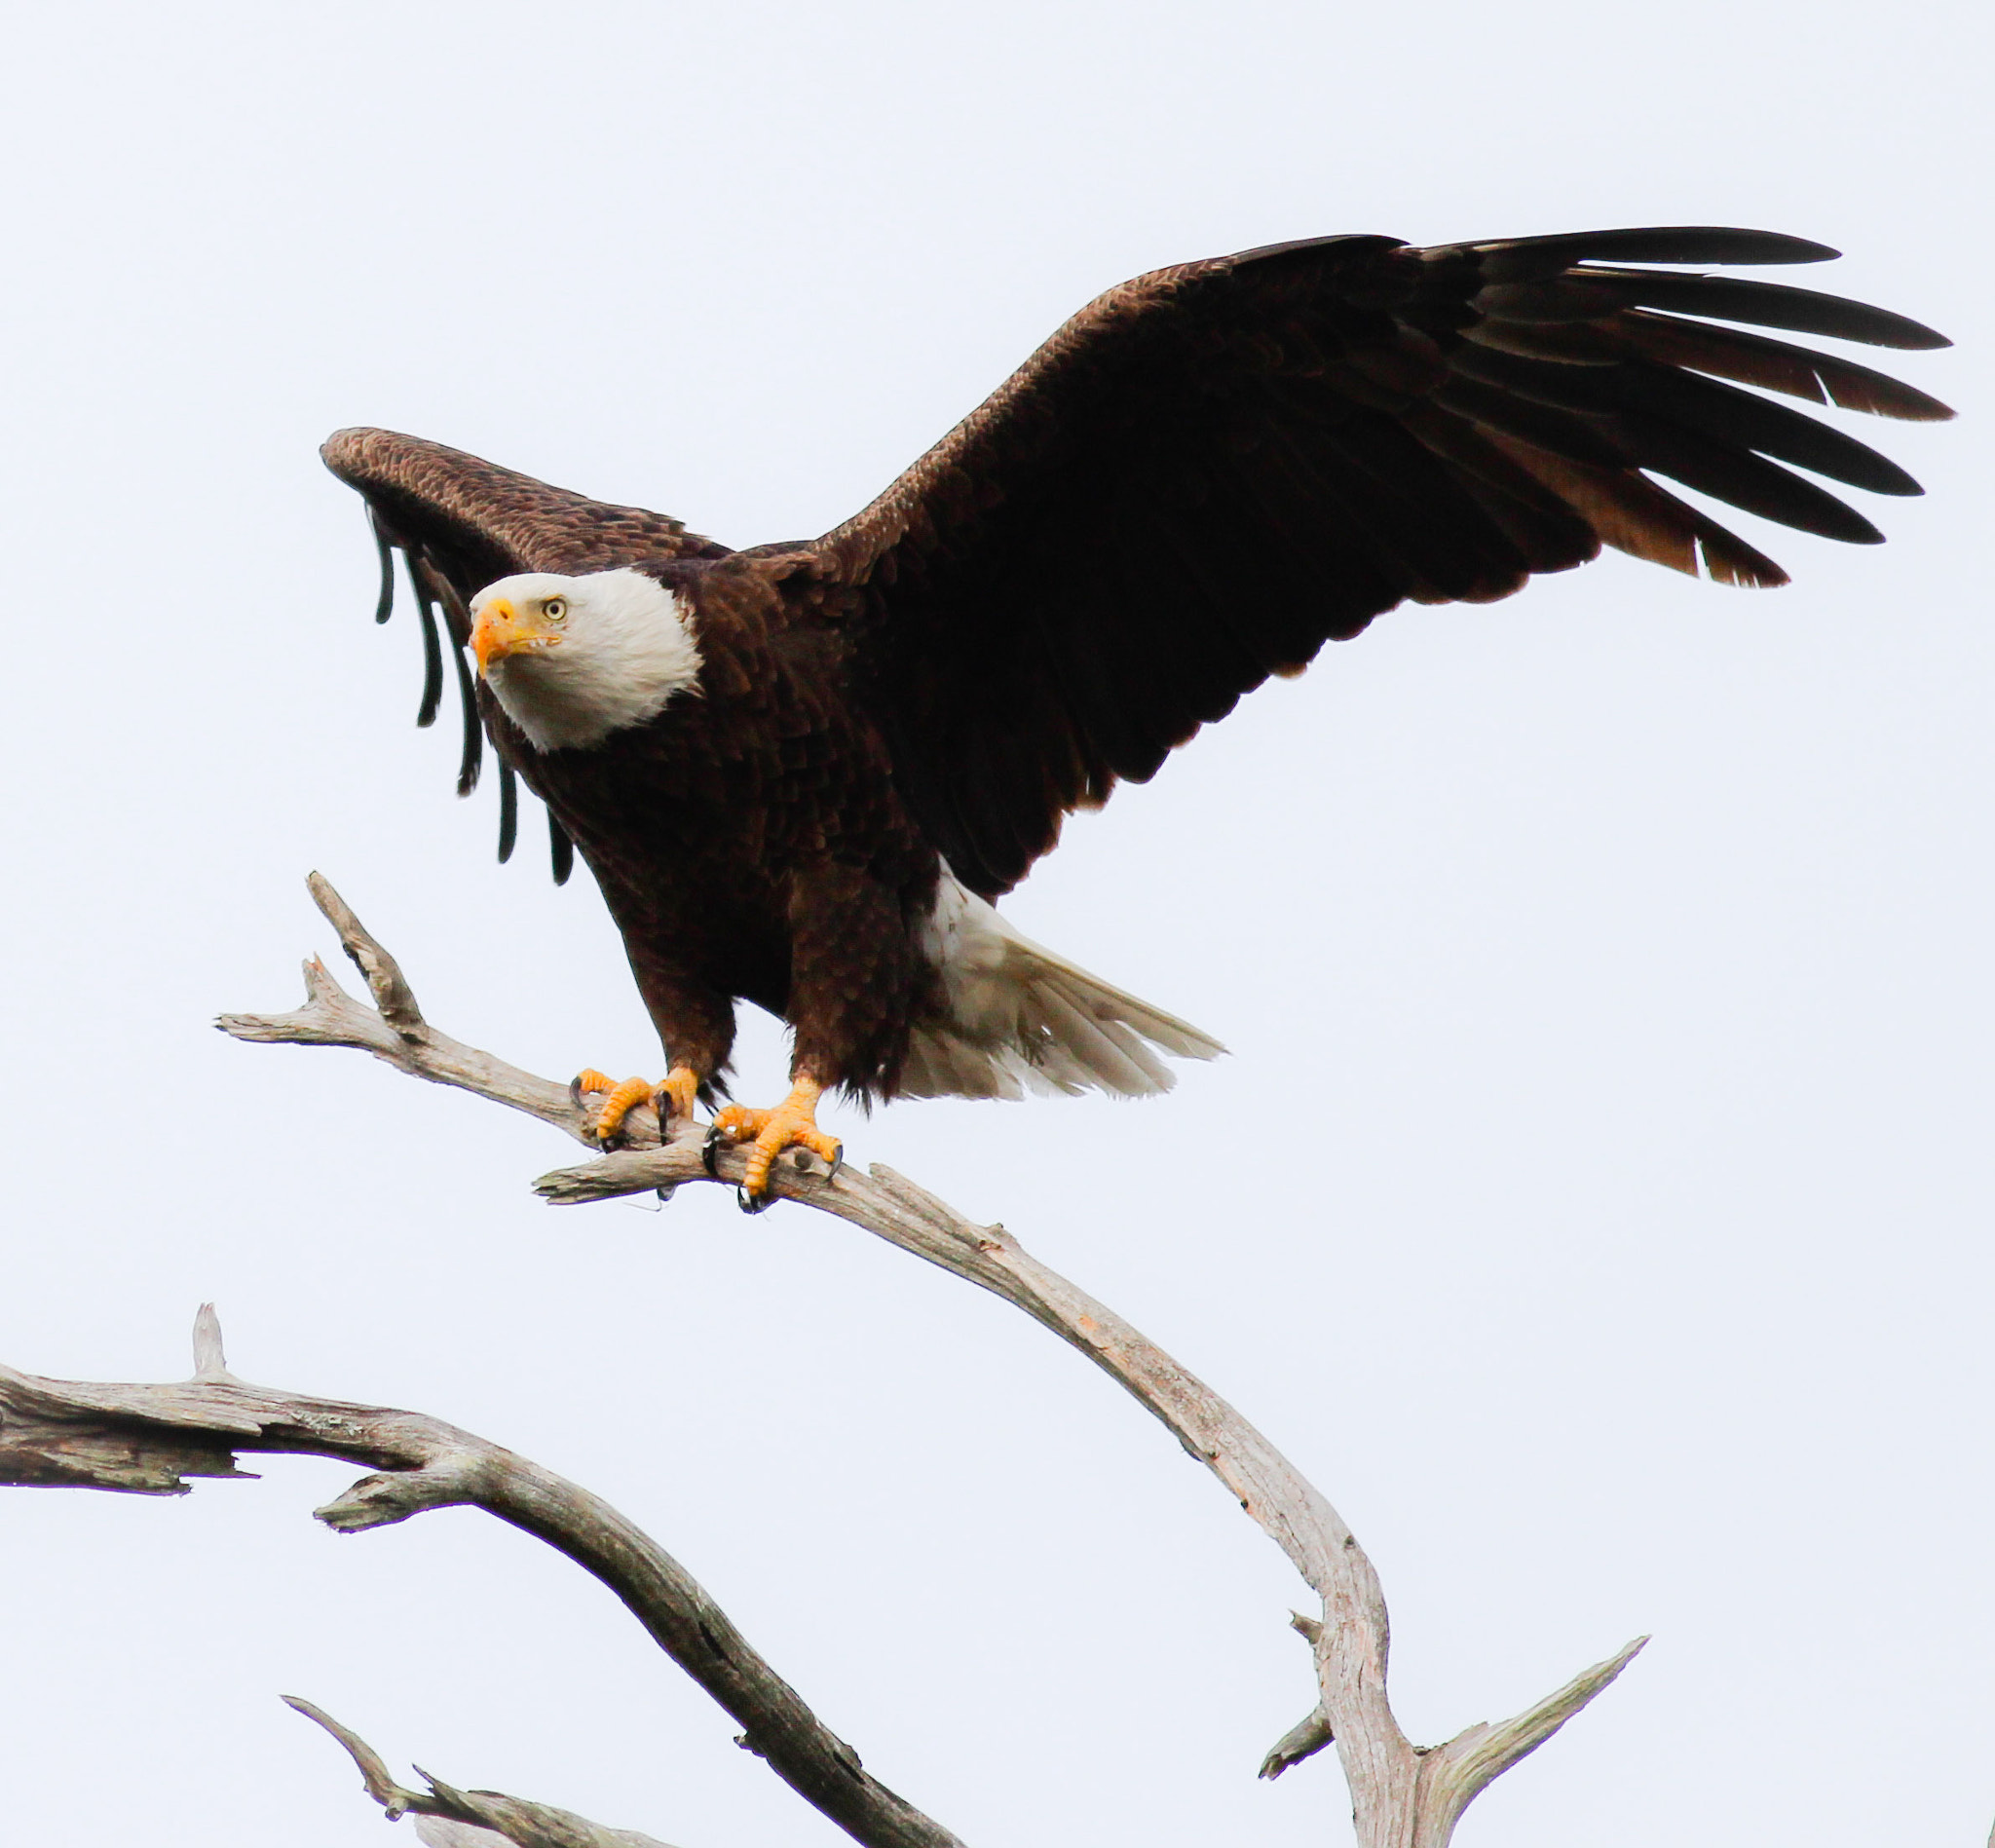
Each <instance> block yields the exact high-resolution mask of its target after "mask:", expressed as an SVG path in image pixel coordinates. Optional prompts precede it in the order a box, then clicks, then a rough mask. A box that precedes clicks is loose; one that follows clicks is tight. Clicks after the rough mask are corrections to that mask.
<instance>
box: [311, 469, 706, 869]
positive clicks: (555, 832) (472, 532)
mask: <svg viewBox="0 0 1995 1848" xmlns="http://www.w3.org/2000/svg"><path fill="white" fill-rule="evenodd" d="M319 453H320V456H321V457H323V458H324V461H325V466H326V467H327V468H328V469H330V470H331V471H333V473H334V474H336V475H338V476H339V478H340V479H341V480H342V481H344V482H346V483H348V485H349V486H352V487H355V488H358V490H359V492H360V494H361V495H362V496H363V497H364V498H365V500H366V503H367V512H368V517H369V518H370V519H371V520H372V521H373V525H374V539H375V543H376V545H377V546H378V547H379V548H380V552H381V597H380V601H379V602H378V603H377V604H376V606H375V610H374V620H375V621H376V622H387V621H388V619H389V617H390V616H392V615H393V614H394V611H395V553H396V552H397V551H399V552H400V553H401V554H402V562H403V564H404V565H405V566H406V568H407V571H408V581H409V589H410V591H411V592H412V594H413V596H414V599H415V604H416V613H417V616H418V618H419V619H420V621H421V622H422V629H423V698H422V704H421V705H420V706H419V707H418V709H417V712H416V723H417V724H418V725H432V724H433V723H434V722H435V718H436V710H437V707H438V706H439V705H440V704H441V703H442V698H443V637H442V634H441V633H440V632H439V629H438V626H437V621H436V617H437V612H438V610H439V608H440V610H441V611H442V614H443V619H444V622H445V623H446V624H447V626H448V630H449V636H450V656H451V661H452V664H453V665H454V666H455V668H456V670H457V691H458V698H459V700H460V702H461V704H462V706H463V709H464V754H463V756H462V758H461V759H460V760H459V764H458V773H457V793H458V794H459V795H460V796H468V795H470V794H471V791H472V790H473V789H475V788H476V787H477V782H478V772H479V768H480V766H481V764H482V762H483V759H484V744H485V735H486V731H487V729H488V728H489V727H490V726H491V724H492V718H491V714H490V712H489V710H487V709H486V708H485V706H484V705H483V704H482V703H481V698H480V694H479V691H478V688H477V684H476V682H475V680H474V679H473V677H472V674H471V663H470V660H469V653H470V645H471V620H470V616H469V614H468V606H469V604H470V602H471V598H472V597H473V596H475V595H476V594H477V593H478V591H479V590H481V589H482V588H483V587H484V586H485V585H488V584H491V583H492V582H493V581H494V580H496V579H499V578H505V577H509V576H511V575H512V573H514V572H516V571H566V572H585V571H605V570H608V569H610V568H611V567H613V566H617V565H627V564H632V563H635V562H638V561H640V560H648V559H658V558H720V557H725V556H726V555H727V549H728V548H727V547H725V546H720V545H716V544H715V543H714V541H712V540H710V539H702V538H701V537H700V536H699V535H698V534H697V533H689V532H688V531H687V530H686V528H685V527H684V526H683V525H682V524H681V523H680V522H679V521H678V520H675V519H668V518H667V517H666V516H665V515H664V514H662V513H650V512H647V511H645V509H642V508H637V507H611V506H608V505H606V504H604V503H603V502H601V501H591V500H588V499H586V498H584V497H583V496H582V495H580V494H570V493H569V492H568V491H567V490H566V489H565V488H551V487H549V486H547V484H546V482H545V481H536V480H535V479H534V478H533V477H532V476H531V475H525V474H519V473H517V472H515V471H513V470H511V469H502V468H500V467H498V466H497V465H496V464H495V463H490V462H485V461H482V460H481V459H480V458H478V457H477V456H471V455H466V454H465V453H464V452H463V451H462V450H460V449H448V448H445V447H444V445H443V444H441V443H434V442H427V441H425V440H424V439H423V438H422V437H420V436H403V435H400V434H397V433H395V431H392V430H342V431H339V432H337V433H336V434H334V435H332V436H331V437H330V438H328V439H327V441H326V442H325V444H324V445H323V446H322V447H321V448H320V452H319ZM495 741H496V738H495ZM498 755H499V857H500V859H502V860H507V859H510V858H511V856H512V849H513V843H514V841H515V839H516V838H517V834H518V826H519V787H518V779H517V778H516V777H515V776H514V774H513V771H512V766H511V765H510V764H509V763H508V762H507V760H506V757H505V754H504V752H503V751H502V752H500V753H499V754H498ZM547 833H548V840H549V844H550V849H551V852H552V856H553V865H554V879H555V882H556V883H557V884H559V883H561V882H563V881H565V880H566V879H567V878H568V875H569V872H570V870H571V869H572V868H573V866H574V863H575V849H574V847H573V844H572V843H571V842H570V841H569V839H568V836H567V834H566V832H565V831H564V830H563V829H562V827H561V824H560V823H559V822H558V821H556V820H555V819H554V817H553V816H552V815H551V814H550V815H549V816H548V817H547Z"/></svg>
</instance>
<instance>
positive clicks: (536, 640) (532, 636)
mask: <svg viewBox="0 0 1995 1848" xmlns="http://www.w3.org/2000/svg"><path fill="white" fill-rule="evenodd" d="M560 639H561V638H560V636H558V635H556V634H555V633H554V632H553V631H552V630H551V629H547V628H545V627H543V626H541V625H540V624H539V623H537V622H531V621H529V620H528V619H527V618H526V617H523V616H521V615H520V613H519V612H518V611H517V610H516V609H514V608H513V606H512V601H511V599H510V598H508V597H494V598H493V599H492V600H491V602H489V603H487V604H486V605H485V606H484V607H483V608H482V609H481V610H479V612H478V619H477V621H476V622H474V623H472V625H471V653H472V654H474V655H476V656H477V658H478V672H479V674H480V675H483V674H484V673H486V672H487V671H489V669H490V668H491V665H492V663H493V662H494V661H495V660H506V658H507V657H508V655H531V654H535V653H537V652H538V651H539V650H541V649H544V648H552V647H553V646H554V644H555V643H556V642H558V641H559V640H560Z"/></svg>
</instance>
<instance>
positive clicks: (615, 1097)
mask: <svg viewBox="0 0 1995 1848" xmlns="http://www.w3.org/2000/svg"><path fill="white" fill-rule="evenodd" d="M572 1088H573V1090H574V1092H575V1095H576V1100H577V1101H578V1102H580V1101H581V1100H582V1099H583V1098H584V1097H594V1096H601V1097H602V1100H603V1102H602V1107H601V1108H600V1109H599V1110H598V1111H597V1112H596V1120H595V1122H594V1123H593V1124H592V1125H590V1132H589V1133H590V1134H591V1135H593V1136H594V1137H595V1139H596V1141H597V1142H599V1143H601V1144H602V1145H603V1146H604V1147H605V1148H607V1147H609V1145H610V1144H612V1143H613V1142H615V1141H616V1140H617V1138H618V1137H619V1135H620V1134H621V1131H622V1128H623V1120H624V1118H625V1117H627V1116H628V1115H629V1114H630V1113H631V1112H632V1111H634V1110H635V1109H636V1108H637V1107H638V1106H639V1105H640V1104H649V1105H650V1106H651V1108H652V1109H653V1110H655V1111H656V1112H657V1113H658V1118H659V1134H660V1135H661V1136H666V1135H669V1134H670V1133H671V1119H672V1117H674V1116H691V1115H692V1114H693V1100H694V1098H695V1097H696V1095H697V1093H698V1090H699V1075H698V1074H697V1073H696V1072H695V1071H693V1070H692V1068H691V1067H689V1066H683V1065H679V1066H674V1067H673V1068H672V1070H671V1071H670V1072H669V1073H667V1074H666V1075H665V1076H664V1077H663V1078H662V1079H661V1080H660V1081H659V1083H657V1084H653V1083H652V1082H651V1081H650V1080H649V1079H647V1078H625V1079H624V1080H623V1081H622V1082H621V1084H620V1083H618V1082H617V1080H616V1079H614V1078H612V1077H610V1076H608V1075H606V1074H604V1073H601V1072H598V1071H596V1070H595V1069H594V1067H592V1066H591V1067H586V1068H584V1069H583V1071H582V1072H581V1073H580V1074H578V1075H577V1076H576V1079H575V1083H574V1085H573V1087H572Z"/></svg>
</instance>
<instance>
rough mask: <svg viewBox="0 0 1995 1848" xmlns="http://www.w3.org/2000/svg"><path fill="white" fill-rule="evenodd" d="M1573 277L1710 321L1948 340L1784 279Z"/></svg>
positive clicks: (1873, 337)
mask: <svg viewBox="0 0 1995 1848" xmlns="http://www.w3.org/2000/svg"><path fill="white" fill-rule="evenodd" d="M1571 274H1572V276H1573V277H1574V278H1575V279H1591V278H1599V279H1600V281H1601V282H1605V283H1614V284H1616V285H1618V286H1620V287H1622V288H1624V289H1626V290H1627V299H1628V300H1629V301H1631V302H1637V303H1639V304H1641V305H1642V306H1643V307H1646V308H1665V309H1671V310H1673V311H1675V313H1677V314H1681V315H1701V316H1704V317H1705V318H1707V319H1708V320H1712V321H1745V322H1746V323H1747V324H1748V325H1750V326H1755V327H1785V328H1788V329H1790V330H1791V331H1793V332H1795V333H1808V334H1827V335H1829V336H1830V338H1832V339H1836V340H1856V341H1861V342H1862V343H1863V345H1865V346H1870V347H1894V348H1897V349H1899V350H1900V351H1901V352H1911V353H1930V352H1934V351H1936V350H1938V349H1939V348H1940V347H1950V346H1952V345H1953V342H1952V341H1951V340H1949V339H1947V337H1946V336H1945V335H1944V334H1943V333H1939V332H1938V331H1936V330H1935V329H1934V328H1931V327H1928V326H1927V325H1926V324H1925V323H1924V322H1923V321H1913V320H1912V319H1911V318H1910V317H1909V316H1907V315H1895V314H1893V313H1892V312H1891V310H1890V309H1888V308H1873V307H1871V306H1870V304H1869V303H1868V302H1853V301H1850V300H1849V299H1848V298H1847V297H1845V296H1841V295H1825V294H1822V293H1821V292H1820V291H1818V290H1816V289H1811V288H1792V287H1789V286H1788V284H1787V283H1752V282H1747V281H1745V280H1744V279H1742V278H1738V277H1731V276H1673V275H1671V274H1670V273H1669V272H1668V271H1665V270H1625V269H1584V268H1579V269H1575V270H1573V271H1572V272H1571Z"/></svg>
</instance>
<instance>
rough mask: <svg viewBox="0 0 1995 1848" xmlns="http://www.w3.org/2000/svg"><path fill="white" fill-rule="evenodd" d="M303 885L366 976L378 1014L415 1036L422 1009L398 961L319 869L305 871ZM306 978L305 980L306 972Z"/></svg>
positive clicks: (421, 1022) (420, 1026)
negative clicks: (316, 871)
mask: <svg viewBox="0 0 1995 1848" xmlns="http://www.w3.org/2000/svg"><path fill="white" fill-rule="evenodd" d="M305 886H306V889H307V890H309V891H310V892H311V894H312V902H313V903H314V904H316V905H317V906H318V907H319V909H320V912H321V913H322V914H323V915H324V917H325V921H326V923H327V924H331V925H332V927H333V928H334V929H335V930H337V931H338V932H339V940H340V947H341V948H342V949H344V950H345V951H346V953H347V956H348V958H349V959H350V960H351V961H352V962H353V964H354V966H355V967H356V968H357V969H358V970H359V971H360V973H361V974H362V975H363V976H365V977H366V978H367V987H368V990H369V992H370V993H371V994H372V995H373V997H374V1005H375V1006H376V1007H377V1008H379V1009H380V1011H381V1018H382V1019H383V1020H385V1021H387V1022H388V1024H389V1025H390V1026H391V1027H393V1028H394V1029H395V1031H396V1032H397V1033H399V1034H401V1035H403V1036H404V1037H417V1036H419V1035H420V1034H421V1033H422V1032H423V1028H424V1025H425V1023H424V1020H423V1010H422V1009H421V1008H420V1007H419V1006H417V1005H416V997H415V991H414V990H413V989H411V988H410V987H409V985H408V978H407V977H406V976H404V975H403V974H402V972H401V964H400V963H398V962H396V961H395V958H394V957H392V956H391V955H389V953H388V952H387V951H386V950H385V949H383V948H382V947H381V944H380V943H379V941H378V940H377V939H376V938H375V937H374V936H373V934H372V933H371V932H370V931H369V930H368V928H367V926H366V925H365V924H362V923H361V922H360V921H359V919H358V918H357V917H356V916H355V915H354V908H353V907H352V906H351V905H349V904H348V903H347V901H346V900H345V899H344V898H342V897H341V896H340V895H339V892H338V891H337V889H336V888H335V887H334V886H333V883H332V881H331V880H329V879H327V878H326V877H325V875H324V874H323V873H310V874H307V875H306V879H305ZM307 979H308V981H309V979H310V978H309V975H308V977H307Z"/></svg>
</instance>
